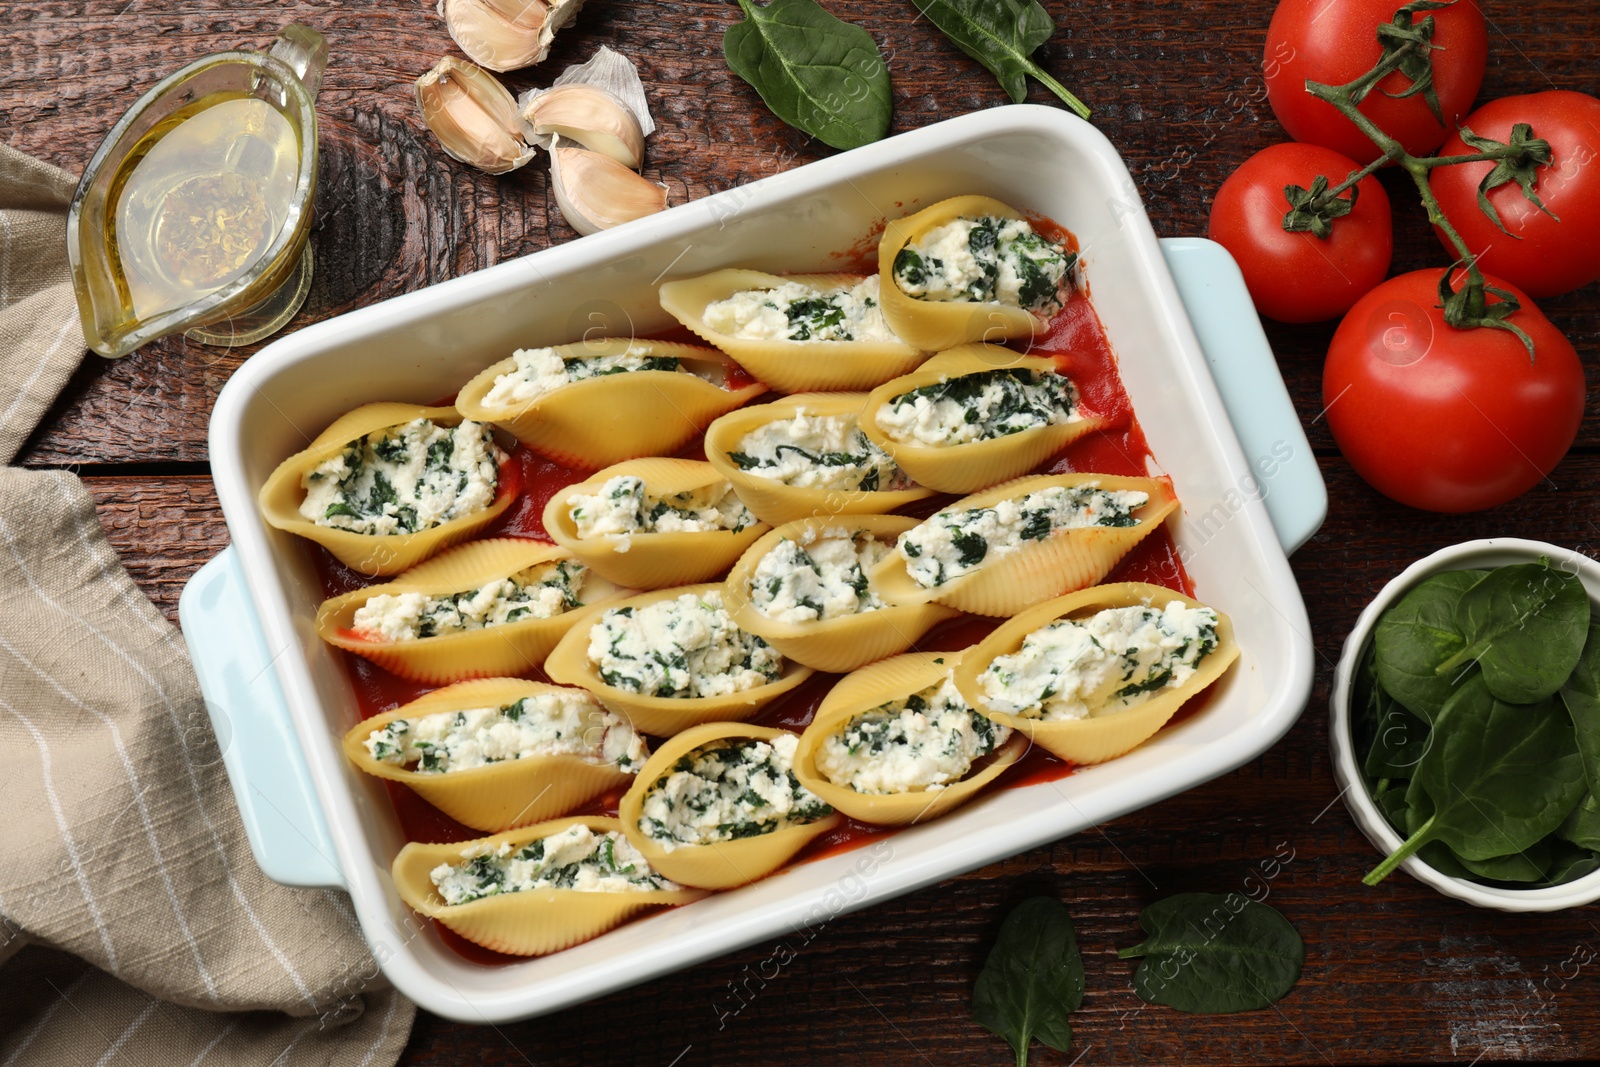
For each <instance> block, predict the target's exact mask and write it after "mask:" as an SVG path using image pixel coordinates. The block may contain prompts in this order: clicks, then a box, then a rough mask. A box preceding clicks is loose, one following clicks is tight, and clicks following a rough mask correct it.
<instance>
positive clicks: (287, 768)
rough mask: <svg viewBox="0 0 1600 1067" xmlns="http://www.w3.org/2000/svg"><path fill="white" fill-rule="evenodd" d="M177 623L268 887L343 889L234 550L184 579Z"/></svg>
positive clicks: (286, 705)
mask: <svg viewBox="0 0 1600 1067" xmlns="http://www.w3.org/2000/svg"><path fill="white" fill-rule="evenodd" d="M178 621H179V623H180V624H181V625H182V627H183V638H184V640H185V641H186V642H187V643H188V645H189V656H190V658H191V659H193V660H194V673H195V676H196V677H197V678H198V679H199V681H200V692H201V695H203V696H204V697H205V701H206V711H207V712H208V713H209V714H210V716H211V725H212V728H213V729H214V730H215V731H216V734H217V743H218V745H219V746H220V747H221V749H222V762H223V765H224V766H225V767H227V770H228V781H229V782H230V783H232V785H233V795H234V798H235V799H236V800H237V801H238V802H239V815H240V817H241V818H242V819H243V820H244V832H245V836H246V837H247V838H248V839H249V841H250V851H251V852H252V853H254V855H255V858H256V863H257V864H258V865H260V867H261V870H262V872H263V873H264V874H266V876H267V877H268V878H271V879H272V880H273V881H274V882H281V883H282V884H284V885H292V886H308V887H314V886H330V887H338V888H341V889H342V888H343V887H344V875H343V874H341V873H340V871H339V863H338V861H337V860H336V859H335V858H334V851H333V842H332V840H331V839H330V838H329V836H328V823H327V820H326V819H324V818H323V815H322V807H321V805H319V804H318V803H317V799H316V793H315V791H314V790H313V789H312V786H311V772H310V769H309V768H308V767H307V766H306V758H305V754H304V753H303V752H302V751H301V749H300V742H299V739H298V738H296V736H295V732H294V724H293V723H292V722H291V721H290V719H289V704H288V701H286V700H285V699H284V696H283V689H282V687H281V686H280V685H279V684H278V676H277V672H276V671H274V670H273V667H272V660H273V656H272V654H271V653H270V652H269V650H268V648H267V639H266V635H265V634H263V633H262V632H261V624H260V622H258V621H257V617H256V610H255V604H254V603H253V602H252V601H251V599H250V592H249V590H248V589H247V588H246V587H245V584H244V575H243V574H242V573H241V572H240V570H239V558H238V555H237V553H235V552H234V550H233V549H232V548H225V549H223V550H222V551H221V552H219V553H218V554H217V556H216V558H215V559H213V560H212V561H211V562H209V563H207V564H206V565H205V566H203V567H201V568H200V569H199V570H198V571H197V572H195V575H194V577H193V578H190V579H189V583H188V584H187V585H186V586H184V589H183V595H182V597H180V598H179V600H178Z"/></svg>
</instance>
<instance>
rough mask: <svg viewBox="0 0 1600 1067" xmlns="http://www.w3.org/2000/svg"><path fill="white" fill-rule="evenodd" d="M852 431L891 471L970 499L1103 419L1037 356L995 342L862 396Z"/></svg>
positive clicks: (967, 348)
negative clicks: (883, 455) (879, 452)
mask: <svg viewBox="0 0 1600 1067" xmlns="http://www.w3.org/2000/svg"><path fill="white" fill-rule="evenodd" d="M866 412H867V413H866V414H865V415H864V416H863V417H862V419H861V429H862V430H863V431H864V432H865V433H866V435H867V437H868V438H869V439H870V440H871V441H872V443H873V444H875V445H877V446H878V447H879V448H881V449H883V451H885V452H887V453H888V454H889V455H890V456H892V457H893V458H894V461H895V463H896V464H898V465H899V467H900V469H901V470H903V471H905V472H906V474H907V475H908V476H910V477H911V478H913V479H915V481H916V482H917V484H919V485H926V486H928V487H929V488H930V489H937V490H939V491H940V492H942V493H972V492H976V491H977V490H979V489H983V488H986V487H987V486H991V485H994V484H995V483H996V482H1002V481H1005V480H1006V479H1008V478H1015V477H1017V476H1018V475H1020V474H1025V473H1027V472H1028V471H1030V470H1033V469H1034V468H1036V467H1038V466H1039V465H1040V464H1041V463H1043V462H1044V461H1045V460H1047V459H1049V458H1050V457H1051V456H1053V455H1055V454H1056V453H1057V452H1059V451H1061V450H1062V449H1063V448H1065V447H1066V446H1067V445H1069V444H1071V443H1072V442H1073V441H1075V440H1077V439H1078V438H1079V437H1081V436H1083V435H1084V434H1086V433H1088V432H1090V431H1092V430H1097V429H1099V428H1100V427H1101V426H1103V425H1105V421H1104V420H1103V419H1101V418H1099V417H1097V416H1095V415H1094V414H1093V413H1091V412H1089V411H1087V410H1086V409H1085V408H1084V407H1083V405H1082V403H1081V402H1080V401H1079V398H1078V390H1077V387H1076V386H1075V385H1073V383H1072V379H1071V378H1069V377H1068V376H1067V375H1066V374H1064V373H1062V372H1061V370H1060V369H1059V368H1058V367H1057V366H1056V364H1055V361H1054V360H1052V359H1049V358H1047V357H1039V356H1024V355H1020V354H1018V353H1016V352H1013V351H1012V350H1011V349H1009V348H1003V347H1001V346H999V345H987V344H975V345H962V346H960V347H959V348H952V349H950V350H949V351H948V352H941V353H939V354H938V355H937V356H934V357H933V358H932V359H930V360H928V362H926V363H924V364H923V365H922V366H921V367H918V368H917V369H916V370H914V371H912V372H911V373H910V374H907V375H903V376H902V377H899V378H896V379H894V380H893V381H891V382H885V383H884V384H883V385H880V386H879V387H878V388H876V389H874V390H873V391H872V392H871V393H870V394H868V397H867V407H866Z"/></svg>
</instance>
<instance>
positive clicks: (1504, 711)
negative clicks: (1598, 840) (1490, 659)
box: [1362, 675, 1587, 885]
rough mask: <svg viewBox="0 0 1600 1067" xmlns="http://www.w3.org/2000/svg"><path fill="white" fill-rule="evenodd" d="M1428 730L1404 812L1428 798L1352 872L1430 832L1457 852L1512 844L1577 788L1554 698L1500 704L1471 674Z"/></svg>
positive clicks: (1410, 850)
mask: <svg viewBox="0 0 1600 1067" xmlns="http://www.w3.org/2000/svg"><path fill="white" fill-rule="evenodd" d="M1434 735H1435V737H1434V742H1433V744H1432V745H1431V746H1429V748H1428V750H1427V752H1426V753H1424V754H1423V757H1422V759H1421V760H1420V761H1419V762H1418V763H1417V767H1416V772H1415V775H1414V777H1413V778H1412V779H1411V784H1410V785H1409V786H1408V788H1407V791H1406V799H1407V801H1408V803H1409V805H1410V808H1411V812H1412V817H1415V816H1416V815H1417V814H1419V813H1421V812H1422V811H1423V809H1425V808H1426V806H1427V805H1428V804H1431V807H1432V811H1431V812H1428V813H1426V818H1424V819H1423V821H1422V822H1421V823H1420V824H1419V825H1417V826H1416V827H1414V829H1413V830H1412V833H1411V836H1410V837H1409V838H1407V839H1406V842H1405V843H1404V844H1403V845H1401V846H1400V848H1398V849H1396V850H1395V852H1394V853H1393V854H1392V855H1390V856H1389V857H1388V858H1387V859H1385V860H1384V861H1383V862H1382V863H1380V864H1379V865H1378V866H1377V867H1376V868H1374V869H1373V870H1372V871H1371V872H1370V873H1368V875H1367V876H1366V878H1364V879H1362V880H1363V881H1364V882H1365V883H1366V884H1367V885H1377V884H1378V883H1379V882H1381V881H1383V879H1384V878H1386V877H1388V876H1389V874H1390V873H1391V872H1393V871H1394V869H1395V868H1396V867H1398V866H1399V865H1400V864H1401V863H1403V862H1405V860H1406V859H1407V858H1409V857H1410V856H1411V855H1413V854H1414V853H1415V852H1416V851H1417V850H1418V849H1420V848H1421V847H1422V846H1423V845H1425V844H1427V843H1428V842H1430V841H1442V842H1444V843H1445V844H1446V845H1448V846H1450V848H1451V850H1452V851H1454V852H1455V854H1456V855H1457V856H1459V857H1460V858H1462V859H1465V860H1487V859H1492V858H1494V857H1496V856H1505V855H1508V854H1510V853H1514V852H1519V851H1522V850H1524V849H1526V848H1528V847H1529V846H1530V845H1532V844H1534V842H1536V841H1538V840H1539V839H1540V838H1542V837H1544V836H1545V835H1547V834H1549V833H1550V832H1551V831H1553V830H1554V829H1555V828H1556V827H1557V826H1559V825H1561V822H1562V820H1563V819H1565V818H1566V817H1567V814H1568V813H1569V812H1570V811H1571V810H1572V809H1573V807H1574V806H1575V805H1576V804H1577V803H1578V801H1579V800H1580V799H1581V798H1582V797H1583V795H1584V794H1585V792H1586V791H1587V787H1586V784H1585V781H1584V778H1583V765H1582V761H1581V760H1580V758H1579V756H1578V745H1577V741H1576V740H1575V738H1574V736H1573V731H1572V722H1571V720H1570V719H1569V718H1568V717H1567V715H1566V713H1565V712H1564V711H1563V710H1562V709H1561V708H1560V707H1558V706H1557V705H1556V702H1555V701H1554V700H1549V699H1546V700H1543V701H1540V702H1539V703H1536V704H1508V703H1506V702H1505V701H1502V700H1496V699H1495V698H1494V697H1492V696H1491V695H1490V694H1489V690H1488V687H1487V686H1486V685H1485V683H1484V680H1483V678H1482V676H1481V675H1475V676H1473V677H1471V678H1468V679H1467V680H1466V681H1465V682H1463V683H1462V684H1461V686H1460V688H1459V689H1457V690H1456V693H1455V695H1454V696H1452V697H1451V698H1450V699H1449V701H1447V702H1446V703H1445V706H1444V708H1443V709H1441V711H1440V712H1439V718H1438V720H1437V721H1435V723H1434ZM1424 798H1426V801H1424Z"/></svg>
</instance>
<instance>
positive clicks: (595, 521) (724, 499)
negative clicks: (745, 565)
mask: <svg viewBox="0 0 1600 1067" xmlns="http://www.w3.org/2000/svg"><path fill="white" fill-rule="evenodd" d="M567 507H568V509H569V511H568V514H569V515H570V516H571V517H572V523H573V525H574V527H576V529H577V534H578V536H579V537H580V538H590V537H604V536H607V535H623V534H643V533H703V532H706V531H709V530H727V531H729V532H731V533H738V532H739V531H741V530H743V529H745V528H747V527H750V526H754V525H755V524H756V522H757V521H759V520H757V519H756V517H755V515H754V513H752V512H751V510H750V509H749V508H747V507H745V506H744V502H743V501H742V500H740V499H739V497H738V494H736V493H735V492H734V491H733V486H731V485H729V484H728V483H727V482H726V481H719V482H713V483H712V484H711V485H707V486H702V487H701V488H698V489H689V490H685V491H684V492H681V493H670V494H666V495H661V494H656V493H651V492H650V490H649V487H648V486H646V485H645V483H644V479H643V478H638V477H634V476H632V475H621V476H618V477H616V478H612V479H610V480H609V481H607V482H606V483H605V484H604V485H602V486H601V487H600V488H599V491H597V492H595V493H574V494H572V495H571V496H569V497H567Z"/></svg>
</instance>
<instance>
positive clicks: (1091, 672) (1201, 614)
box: [979, 600, 1217, 721]
mask: <svg viewBox="0 0 1600 1067" xmlns="http://www.w3.org/2000/svg"><path fill="white" fill-rule="evenodd" d="M1216 647H1217V613H1216V612H1215V611H1212V610H1211V609H1210V608H1205V607H1199V608H1191V607H1189V606H1188V605H1186V604H1184V603H1182V602H1181V601H1176V600H1175V601H1173V602H1171V603H1170V604H1168V605H1167V606H1166V607H1165V608H1153V607H1129V608H1106V609H1105V610H1103V611H1099V612H1096V613H1095V614H1093V615H1091V616H1088V617H1087V618H1082V619H1058V620H1057V621H1055V622H1053V623H1051V624H1050V625H1048V626H1046V627H1044V628H1043V629H1040V630H1035V631H1034V632H1033V633H1031V634H1029V635H1028V636H1027V637H1026V638H1024V639H1023V642H1022V647H1021V648H1020V649H1018V650H1017V651H1016V652H1013V653H1011V654H1009V655H1005V656H999V657H997V658H996V659H995V661H994V662H993V663H991V664H990V665H989V666H988V668H987V669H985V670H984V672H983V674H982V675H980V676H979V684H980V685H982V687H983V696H984V700H985V701H986V702H987V703H988V706H989V707H990V708H992V709H994V710H996V711H1003V712H1007V713H1009V714H1012V715H1019V716H1022V717H1023V718H1028V719H1043V720H1046V721H1060V720H1068V719H1086V718H1089V717H1091V716H1095V715H1107V714H1111V713H1114V712H1118V711H1123V710H1125V709H1127V708H1131V707H1135V706H1137V705H1139V704H1143V703H1144V702H1145V701H1147V700H1149V699H1150V698H1151V697H1153V696H1154V695H1156V694H1157V693H1159V692H1162V691H1163V690H1166V689H1172V688H1176V687H1178V686H1181V685H1183V684H1184V683H1185V682H1187V681H1188V680H1189V679H1190V678H1191V677H1192V676H1193V675H1194V672H1195V670H1196V668H1197V667H1198V666H1199V664H1200V661H1201V660H1203V659H1205V658H1206V656H1207V655H1209V654H1210V653H1211V651H1212V650H1213V649H1215V648H1216Z"/></svg>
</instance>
